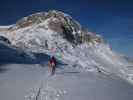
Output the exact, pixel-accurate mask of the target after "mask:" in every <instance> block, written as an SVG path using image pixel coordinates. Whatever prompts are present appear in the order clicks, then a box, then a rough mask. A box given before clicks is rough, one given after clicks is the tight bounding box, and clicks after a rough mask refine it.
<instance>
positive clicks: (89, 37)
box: [9, 10, 103, 46]
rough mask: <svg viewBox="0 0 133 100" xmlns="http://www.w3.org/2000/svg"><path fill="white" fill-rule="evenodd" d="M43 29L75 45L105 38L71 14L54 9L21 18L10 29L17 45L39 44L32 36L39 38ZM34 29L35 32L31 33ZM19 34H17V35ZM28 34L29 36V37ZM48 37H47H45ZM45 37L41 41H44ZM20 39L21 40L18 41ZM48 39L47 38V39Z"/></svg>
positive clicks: (101, 40)
mask: <svg viewBox="0 0 133 100" xmlns="http://www.w3.org/2000/svg"><path fill="white" fill-rule="evenodd" d="M40 30H43V31H44V33H43V34H45V30H46V31H47V30H51V31H53V33H57V34H53V35H56V36H60V37H62V38H63V39H65V40H67V41H68V42H70V43H71V44H73V45H78V44H82V43H84V42H88V43H89V42H92V43H94V44H95V43H101V42H103V39H102V38H101V37H100V36H98V35H96V34H95V33H92V32H89V31H88V30H87V29H85V28H84V27H82V26H81V25H80V24H79V23H78V22H77V21H75V20H74V19H72V17H71V16H69V15H67V14H64V13H63V12H60V11H56V10H52V11H49V12H40V13H35V14H32V15H29V16H28V17H24V18H22V19H21V20H19V21H18V22H17V23H16V25H14V26H12V27H11V28H10V29H9V32H10V37H9V38H11V40H13V41H14V40H16V44H17V45H21V46H22V45H23V46H26V45H27V44H34V45H39V44H38V43H37V42H36V41H35V40H34V39H33V38H32V37H33V35H34V36H36V38H38V37H40V38H38V39H39V40H40V39H41V36H38V35H40V34H38V33H37V32H39V31H40ZM31 31H32V32H33V31H34V34H32V35H31V34H30V33H31ZM16 35H17V36H16ZM27 35H28V37H29V38H27ZM45 38H46V37H45ZM22 39H24V40H25V41H26V40H27V39H28V40H27V43H23V41H21V42H20V40H22ZM43 40H44V39H41V40H40V41H41V42H42V44H40V45H43V44H44V42H43ZM18 41H19V42H18ZM45 41H46V40H45Z"/></svg>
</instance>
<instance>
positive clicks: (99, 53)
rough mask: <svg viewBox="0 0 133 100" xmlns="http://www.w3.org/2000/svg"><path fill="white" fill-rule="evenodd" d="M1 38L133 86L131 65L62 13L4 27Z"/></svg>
mask: <svg viewBox="0 0 133 100" xmlns="http://www.w3.org/2000/svg"><path fill="white" fill-rule="evenodd" d="M0 35H1V36H4V37H6V38H7V39H9V41H10V42H11V45H13V46H15V47H17V48H20V49H22V50H26V51H30V52H37V53H45V54H48V55H55V56H56V57H57V59H59V60H63V61H64V62H65V63H67V64H70V65H71V66H73V67H75V68H77V69H80V70H82V71H98V72H101V73H104V74H108V75H115V76H120V77H121V78H123V79H125V80H127V81H129V82H133V80H132V78H133V77H132V75H133V71H132V70H131V69H132V67H133V64H132V62H129V61H128V60H127V59H126V58H125V57H124V56H123V55H120V54H118V53H116V52H114V51H112V50H111V48H110V46H109V45H108V44H107V43H106V42H105V41H104V40H103V38H102V37H101V36H100V35H98V34H96V33H93V32H90V31H89V30H87V29H86V28H84V27H82V26H81V25H80V24H79V23H78V22H77V21H75V20H74V19H73V18H72V17H71V16H70V15H67V14H65V13H63V12H60V11H56V10H52V11H48V12H39V13H35V14H32V15H29V16H27V17H24V18H22V19H21V20H19V21H17V22H16V24H13V25H11V26H9V27H1V28H0Z"/></svg>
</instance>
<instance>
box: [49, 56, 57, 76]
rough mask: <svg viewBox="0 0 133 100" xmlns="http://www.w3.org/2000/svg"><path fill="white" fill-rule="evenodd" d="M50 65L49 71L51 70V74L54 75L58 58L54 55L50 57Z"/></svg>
mask: <svg viewBox="0 0 133 100" xmlns="http://www.w3.org/2000/svg"><path fill="white" fill-rule="evenodd" d="M48 67H49V71H50V73H51V75H53V74H54V73H55V68H56V59H55V57H54V56H52V57H51V58H50V59H49V62H48Z"/></svg>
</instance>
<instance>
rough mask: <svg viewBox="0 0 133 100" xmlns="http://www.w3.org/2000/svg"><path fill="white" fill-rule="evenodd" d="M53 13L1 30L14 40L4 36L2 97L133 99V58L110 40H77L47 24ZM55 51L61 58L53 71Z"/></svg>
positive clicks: (0, 99)
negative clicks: (51, 63)
mask: <svg viewBox="0 0 133 100" xmlns="http://www.w3.org/2000/svg"><path fill="white" fill-rule="evenodd" d="M64 16H65V15H64ZM51 18H52V17H51ZM51 18H49V19H46V20H44V21H43V22H41V23H40V24H33V25H30V26H27V27H24V28H19V29H17V28H16V29H15V30H12V31H7V32H6V33H0V35H1V36H5V37H6V38H8V39H9V40H10V41H11V44H12V46H10V45H9V44H8V45H6V44H5V43H4V44H3V43H2V44H1V42H0V56H1V58H0V63H1V64H0V100H131V98H133V95H132V94H133V63H132V62H129V61H128V60H127V59H125V58H124V57H123V56H122V55H120V54H118V53H116V52H114V51H112V50H111V49H110V47H109V45H108V44H106V43H97V42H96V41H92V42H90V43H86V42H85V43H82V44H80V45H76V46H74V45H73V44H72V43H70V42H68V41H67V40H66V39H64V38H62V37H61V35H60V33H57V32H56V31H53V30H51V29H50V28H49V26H48V23H49V21H50V20H53V21H56V19H55V18H53V19H51ZM73 28H74V27H73ZM73 30H74V29H73ZM75 32H76V31H73V34H80V33H81V32H80V30H79V31H78V33H75ZM87 34H89V35H94V34H93V33H91V32H88V33H87ZM94 36H95V35H94ZM46 41H47V44H48V48H46V47H45V43H46ZM14 47H15V48H14ZM16 47H17V48H16ZM52 55H54V56H55V57H56V58H57V60H58V62H59V64H58V65H57V66H58V67H57V69H56V72H55V75H53V76H50V75H49V72H48V68H47V67H48V66H47V62H48V59H49V57H50V56H52Z"/></svg>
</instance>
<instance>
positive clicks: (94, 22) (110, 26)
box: [0, 0, 133, 57]
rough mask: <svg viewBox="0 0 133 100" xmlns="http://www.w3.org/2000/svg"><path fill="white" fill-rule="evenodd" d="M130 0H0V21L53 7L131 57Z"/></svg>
mask: <svg viewBox="0 0 133 100" xmlns="http://www.w3.org/2000/svg"><path fill="white" fill-rule="evenodd" d="M132 4H133V1H132V0H0V25H9V24H13V23H15V22H16V21H17V20H19V19H20V18H22V17H24V16H27V15H30V14H32V13H35V12H39V11H48V10H50V9H56V10H61V11H64V12H65V13H68V14H70V15H71V16H72V17H73V18H74V19H76V20H77V21H79V22H80V23H81V24H82V25H83V26H85V27H87V28H89V29H90V30H92V31H94V32H97V33H99V34H101V35H102V36H103V37H104V38H105V40H106V41H108V42H109V43H110V45H111V46H112V48H113V49H114V50H116V51H118V52H121V53H123V54H126V55H128V56H130V57H133V53H132V51H133V45H132V42H133V13H132V12H133V6H132Z"/></svg>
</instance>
